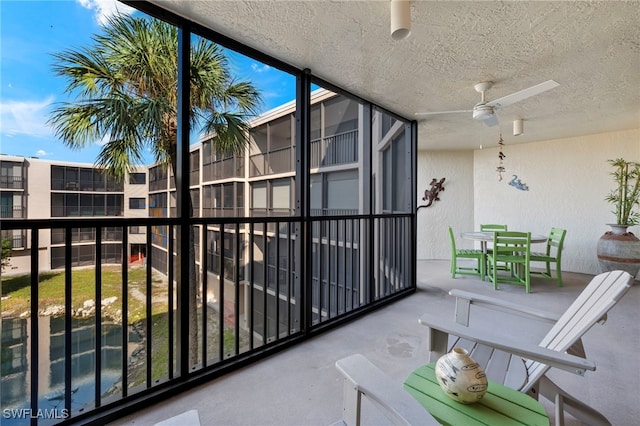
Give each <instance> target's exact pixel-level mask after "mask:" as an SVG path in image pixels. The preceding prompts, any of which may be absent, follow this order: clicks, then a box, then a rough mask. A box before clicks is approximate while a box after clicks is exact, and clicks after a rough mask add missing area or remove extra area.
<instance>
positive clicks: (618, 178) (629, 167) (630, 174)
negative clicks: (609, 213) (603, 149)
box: [606, 158, 640, 227]
mask: <svg viewBox="0 0 640 426" xmlns="http://www.w3.org/2000/svg"><path fill="white" fill-rule="evenodd" d="M609 163H610V164H611V165H612V166H613V167H614V168H615V169H614V171H613V172H612V173H611V175H612V176H613V177H614V181H615V182H616V184H617V188H616V189H614V190H612V191H611V193H610V194H609V195H608V196H607V197H606V200H607V201H608V202H610V203H611V204H613V205H614V206H615V208H616V209H615V211H614V212H613V213H615V215H616V223H615V224H616V225H619V226H625V227H629V226H633V225H637V224H638V222H639V221H640V212H639V211H637V210H635V211H634V207H635V206H637V205H638V204H639V203H640V199H639V198H640V163H636V162H631V161H625V160H624V159H623V158H618V159H617V160H609Z"/></svg>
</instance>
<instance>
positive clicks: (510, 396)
mask: <svg viewBox="0 0 640 426" xmlns="http://www.w3.org/2000/svg"><path fill="white" fill-rule="evenodd" d="M434 367H435V363H431V364H427V365H424V366H422V367H420V368H418V369H417V370H415V371H414V372H413V373H411V374H410V375H409V377H407V380H405V382H404V387H405V389H406V390H407V391H408V392H409V393H410V394H411V395H413V397H414V398H415V399H417V400H418V402H420V404H422V406H423V407H425V408H426V409H427V411H429V413H430V414H431V415H432V416H433V417H435V418H436V419H437V420H438V421H439V422H440V423H442V424H443V425H451V426H473V425H490V426H500V425H544V426H549V416H548V415H547V412H546V411H545V409H544V408H543V407H542V405H541V404H540V403H539V402H538V401H536V400H535V399H533V398H531V397H530V396H528V395H526V394H524V393H522V392H519V391H517V390H515V389H511V388H508V387H506V386H503V385H501V384H499V383H496V382H493V381H491V380H489V385H488V389H487V393H486V394H485V395H484V397H483V398H482V399H481V400H480V401H478V402H475V403H473V404H462V403H460V402H457V401H454V400H453V399H451V398H449V397H448V396H447V395H446V394H445V393H444V391H443V390H442V388H440V385H439V384H438V382H437V381H436V377H435V372H434Z"/></svg>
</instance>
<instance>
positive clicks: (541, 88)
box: [487, 80, 560, 108]
mask: <svg viewBox="0 0 640 426" xmlns="http://www.w3.org/2000/svg"><path fill="white" fill-rule="evenodd" d="M558 86H560V84H559V83H557V82H555V81H553V80H548V81H545V82H544V83H540V84H537V85H535V86H531V87H529V88H527V89H523V90H520V91H519V92H515V93H512V94H510V95H507V96H503V97H501V98H498V99H496V100H493V101H490V102H487V105H491V106H492V107H494V108H503V107H506V106H508V105H511V104H515V103H516V102H520V101H522V100H524V99H527V98H530V97H531V96H535V95H538V94H540V93H542V92H546V91H547V90H551V89H553V88H555V87H558Z"/></svg>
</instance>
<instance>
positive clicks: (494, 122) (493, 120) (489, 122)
mask: <svg viewBox="0 0 640 426" xmlns="http://www.w3.org/2000/svg"><path fill="white" fill-rule="evenodd" d="M482 122H483V123H484V125H485V126H487V127H493V126H497V125H498V117H497V116H496V115H495V114H493V115H492V116H491V117H489V118H487V119H485V120H482Z"/></svg>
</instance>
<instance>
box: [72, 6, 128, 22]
mask: <svg viewBox="0 0 640 426" xmlns="http://www.w3.org/2000/svg"><path fill="white" fill-rule="evenodd" d="M76 1H77V2H78V3H79V4H80V5H81V6H82V7H84V8H86V9H89V10H93V11H94V13H95V18H96V21H97V22H98V23H99V24H100V25H104V24H106V22H107V20H108V19H109V18H110V17H112V16H114V15H116V14H118V13H121V14H124V15H130V14H132V13H133V12H135V9H134V8H132V7H130V6H127V5H125V4H123V3H120V2H118V1H116V0H76Z"/></svg>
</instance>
